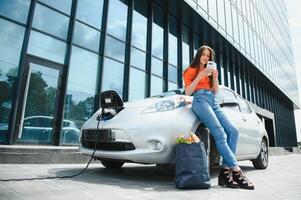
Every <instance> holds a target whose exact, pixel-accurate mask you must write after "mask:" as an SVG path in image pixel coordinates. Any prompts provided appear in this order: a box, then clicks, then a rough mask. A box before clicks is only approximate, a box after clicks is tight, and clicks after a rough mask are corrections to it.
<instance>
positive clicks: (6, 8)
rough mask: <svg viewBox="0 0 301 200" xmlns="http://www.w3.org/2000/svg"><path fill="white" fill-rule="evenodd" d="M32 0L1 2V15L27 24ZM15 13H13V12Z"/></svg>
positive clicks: (4, 0)
mask: <svg viewBox="0 0 301 200" xmlns="http://www.w3.org/2000/svg"><path fill="white" fill-rule="evenodd" d="M29 5H30V0H17V1H16V0H14V1H12V0H1V1H0V15H4V16H6V17H8V18H11V19H14V20H16V21H19V22H22V23H24V24H25V23H26V21H27V15H28V10H29ZM12 11H13V12H12Z"/></svg>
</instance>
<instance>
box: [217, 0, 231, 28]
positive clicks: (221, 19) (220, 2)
mask: <svg viewBox="0 0 301 200" xmlns="http://www.w3.org/2000/svg"><path fill="white" fill-rule="evenodd" d="M226 1H228V0H226ZM217 8H218V24H219V25H220V26H221V27H222V28H223V29H226V19H225V7H224V0H217Z"/></svg>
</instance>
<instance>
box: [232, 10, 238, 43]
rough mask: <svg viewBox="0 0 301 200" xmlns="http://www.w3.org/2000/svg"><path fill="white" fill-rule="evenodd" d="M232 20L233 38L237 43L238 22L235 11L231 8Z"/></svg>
mask: <svg viewBox="0 0 301 200" xmlns="http://www.w3.org/2000/svg"><path fill="white" fill-rule="evenodd" d="M232 19H233V38H234V41H235V42H237V43H239V29H238V21H237V11H236V10H235V8H234V7H232Z"/></svg>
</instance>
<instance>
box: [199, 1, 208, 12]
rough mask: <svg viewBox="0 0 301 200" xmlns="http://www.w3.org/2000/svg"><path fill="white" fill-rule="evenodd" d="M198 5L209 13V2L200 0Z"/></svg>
mask: <svg viewBox="0 0 301 200" xmlns="http://www.w3.org/2000/svg"><path fill="white" fill-rule="evenodd" d="M198 5H200V7H201V8H202V9H203V10H204V11H206V12H208V11H207V0H198Z"/></svg>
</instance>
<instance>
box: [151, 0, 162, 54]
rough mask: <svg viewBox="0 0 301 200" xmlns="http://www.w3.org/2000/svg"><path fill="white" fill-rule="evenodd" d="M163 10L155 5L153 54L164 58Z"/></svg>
mask: <svg viewBox="0 0 301 200" xmlns="http://www.w3.org/2000/svg"><path fill="white" fill-rule="evenodd" d="M163 34H164V30H163V11H162V9H161V8H159V7H158V6H157V5H154V23H153V27H152V54H153V55H155V56H157V57H158V58H161V59H163Z"/></svg>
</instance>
